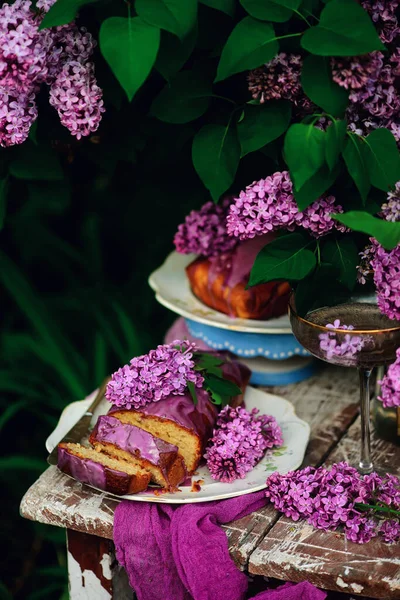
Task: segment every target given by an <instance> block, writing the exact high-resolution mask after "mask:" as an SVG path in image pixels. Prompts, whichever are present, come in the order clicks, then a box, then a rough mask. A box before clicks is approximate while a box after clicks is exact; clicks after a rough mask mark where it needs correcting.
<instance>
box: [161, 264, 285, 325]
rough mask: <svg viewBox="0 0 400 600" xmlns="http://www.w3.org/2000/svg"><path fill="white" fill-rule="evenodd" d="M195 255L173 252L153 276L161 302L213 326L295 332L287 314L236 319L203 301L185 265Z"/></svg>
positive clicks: (190, 317) (186, 315)
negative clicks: (195, 293) (261, 319)
mask: <svg viewBox="0 0 400 600" xmlns="http://www.w3.org/2000/svg"><path fill="white" fill-rule="evenodd" d="M195 258H196V256H195V255H194V254H179V253H178V252H172V253H171V254H170V255H169V256H168V258H167V260H166V261H165V262H164V264H162V265H161V267H159V268H158V269H157V270H156V271H154V272H153V273H152V274H151V275H150V277H149V284H150V286H151V288H152V289H153V290H154V291H155V293H156V299H157V301H158V302H159V303H160V304H162V305H163V306H166V307H167V308H169V309H170V310H172V311H173V312H175V313H177V314H178V315H181V316H182V317H185V318H187V319H192V321H197V322H198V323H204V324H205V325H210V326H211V327H218V328H220V329H229V330H231V331H245V332H247V333H280V334H292V330H291V328H290V323H289V317H288V316H287V315H283V316H282V317H279V318H277V319H269V320H267V321H255V320H254V321H253V320H252V319H232V317H229V316H228V315H225V314H224V313H221V312H218V311H216V310H213V309H212V308H209V307H208V306H206V305H205V304H203V303H202V302H200V300H198V299H197V298H196V297H195V296H194V295H193V294H192V291H191V289H190V285H189V280H188V278H187V276H186V272H185V267H187V265H189V264H190V263H191V262H192V261H193V260H194V259H195Z"/></svg>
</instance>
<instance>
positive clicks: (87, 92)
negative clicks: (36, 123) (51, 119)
mask: <svg viewBox="0 0 400 600" xmlns="http://www.w3.org/2000/svg"><path fill="white" fill-rule="evenodd" d="M102 96H103V92H102V90H101V88H99V86H98V85H97V83H96V78H95V76H94V67H93V64H92V63H86V64H85V65H82V64H81V63H79V62H77V61H69V62H67V63H66V64H65V65H64V67H63V68H62V70H61V72H60V73H59V75H58V76H57V78H56V79H55V81H54V83H53V84H52V85H51V87H50V104H51V105H52V106H53V107H54V108H55V109H56V110H57V112H58V115H59V117H60V121H61V123H62V124H63V125H64V126H65V127H67V128H68V129H69V130H70V132H71V133H72V135H74V136H76V138H77V139H78V140H79V139H80V138H81V137H82V136H86V135H89V133H92V132H94V131H96V130H97V129H98V127H99V124H100V121H101V115H102V113H103V112H104V110H105V109H104V103H103V99H102Z"/></svg>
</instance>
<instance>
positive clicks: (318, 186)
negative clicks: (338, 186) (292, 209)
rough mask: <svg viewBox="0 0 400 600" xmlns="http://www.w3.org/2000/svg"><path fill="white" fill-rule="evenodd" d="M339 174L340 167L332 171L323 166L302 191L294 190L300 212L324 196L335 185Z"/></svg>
mask: <svg viewBox="0 0 400 600" xmlns="http://www.w3.org/2000/svg"><path fill="white" fill-rule="evenodd" d="M339 173H340V168H339V166H337V167H336V168H335V169H333V171H330V170H329V169H328V167H327V166H326V165H323V166H322V167H321V168H320V169H319V170H318V171H317V172H316V173H315V174H314V175H313V176H312V177H310V179H308V180H307V181H306V182H305V184H304V185H302V186H301V189H300V190H293V193H294V197H295V200H296V202H297V206H298V207H299V210H304V209H305V208H307V206H310V204H312V203H313V202H315V201H316V200H317V199H318V198H319V197H320V196H322V194H324V193H325V192H326V191H327V190H328V189H329V188H330V187H331V185H333V184H334V183H335V181H336V179H337V177H338V175H339Z"/></svg>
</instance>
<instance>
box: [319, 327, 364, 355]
mask: <svg viewBox="0 0 400 600" xmlns="http://www.w3.org/2000/svg"><path fill="white" fill-rule="evenodd" d="M326 327H327V328H328V329H332V330H335V329H343V330H347V331H352V330H353V329H354V327H353V325H344V324H341V323H340V320H339V319H336V320H335V321H334V322H333V323H328V324H327V325H326ZM364 344H365V340H364V339H363V338H362V336H358V335H350V334H346V335H345V336H344V337H343V338H342V341H338V339H337V336H336V333H335V332H334V331H332V332H328V333H320V335H319V347H320V348H321V350H322V351H323V352H324V354H326V358H327V359H328V360H330V359H331V358H333V357H334V356H344V357H351V356H354V355H355V354H357V352H360V350H362V348H363V347H364Z"/></svg>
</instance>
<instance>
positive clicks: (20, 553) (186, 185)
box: [0, 2, 270, 600]
mask: <svg viewBox="0 0 400 600" xmlns="http://www.w3.org/2000/svg"><path fill="white" fill-rule="evenodd" d="M104 5H105V6H104V7H103V8H101V7H100V5H99V6H98V7H97V11H94V10H91V9H90V8H88V9H86V10H85V11H84V12H83V14H82V16H81V19H80V22H81V23H87V24H88V27H89V29H90V31H92V32H93V34H94V35H95V36H96V35H97V31H96V27H97V28H98V24H99V20H100V16H98V15H99V13H100V12H101V10H108V8H107V6H106V5H107V3H104ZM119 8H120V11H121V13H123V14H124V15H125V14H126V7H125V6H124V3H123V2H121V3H120V7H119ZM110 12H111V11H110ZM116 12H118V5H117V3H115V6H114V7H113V14H115V13H116ZM211 17H212V18H211ZM199 23H200V25H199V39H200V40H203V46H204V49H199V51H198V52H199V55H200V56H202V55H203V54H204V55H208V54H209V53H210V48H212V47H214V46H215V45H218V44H222V43H223V41H224V40H225V38H226V33H227V30H228V29H227V25H228V27H229V17H226V16H224V15H220V14H219V13H217V12H215V11H212V9H210V8H207V7H205V6H200V19H199ZM166 36H167V34H166ZM199 43H200V42H199ZM96 74H97V77H98V80H99V83H100V84H101V85H102V86H103V88H104V92H105V101H106V106H107V112H106V114H105V116H104V119H103V123H102V125H101V128H100V129H99V131H98V134H96V135H94V136H92V138H90V139H85V140H83V141H82V142H81V143H79V142H76V140H74V138H72V137H71V136H70V135H69V133H68V132H67V131H66V130H65V129H64V128H63V127H61V125H59V123H58V120H57V115H56V114H55V112H54V111H53V109H52V108H51V107H50V106H49V105H48V101H47V92H46V91H43V93H42V95H41V96H40V98H39V105H40V115H39V119H38V125H37V128H36V131H35V135H34V136H33V135H32V136H31V139H30V141H28V142H27V143H26V144H24V145H22V146H20V147H15V148H9V149H5V150H4V149H2V150H1V152H0V157H1V159H2V162H1V164H2V167H1V168H2V173H1V175H3V176H5V175H6V173H7V172H8V191H7V196H6V208H5V213H6V214H5V218H4V225H3V228H2V230H1V231H0V286H1V367H0V403H1V404H0V411H1V416H0V436H1V437H0V456H1V458H0V477H1V480H2V491H3V494H2V511H1V532H2V539H3V540H7V541H6V544H7V551H6V552H3V553H2V558H1V577H2V584H1V585H0V597H1V598H3V597H4V598H5V599H6V598H17V599H23V600H34V599H40V600H41V599H42V598H43V599H45V598H49V599H52V600H53V599H56V598H60V599H61V598H62V599H63V600H65V599H66V598H67V597H68V596H67V592H66V562H65V561H66V557H65V532H64V530H61V529H56V528H53V527H46V526H41V525H39V524H34V523H30V522H28V521H26V520H23V519H21V518H20V517H19V514H18V510H19V503H20V500H21V498H22V495H23V494H24V493H25V491H26V490H27V489H28V487H29V485H30V484H31V483H33V481H35V479H36V478H37V477H38V476H39V474H40V473H41V472H42V471H43V470H44V469H45V468H46V462H45V460H46V455H47V453H46V450H45V447H44V442H45V439H46V437H47V436H48V435H49V434H50V432H51V431H52V429H53V428H54V426H55V425H56V423H57V420H58V417H59V414H60V412H61V410H62V409H63V408H64V407H65V406H66V405H67V404H68V403H70V402H71V401H73V400H76V399H78V398H79V397H84V395H85V394H88V393H90V392H91V391H92V390H93V389H94V388H95V387H96V386H97V385H98V384H99V383H100V382H101V380H102V379H103V378H104V376H106V375H107V374H108V373H110V372H111V371H112V370H114V369H116V368H118V367H119V366H120V365H121V364H123V363H124V362H125V361H127V360H129V359H130V358H131V357H132V356H134V355H136V354H138V353H142V352H145V351H147V350H149V349H150V348H151V347H152V346H154V345H155V344H157V343H160V342H162V339H163V335H164V333H165V331H166V330H167V328H168V327H169V326H170V324H171V323H172V322H173V320H174V315H173V314H172V313H169V312H168V311H167V310H166V309H164V308H163V307H161V306H159V305H158V304H157V302H156V301H155V299H154V294H153V292H152V291H151V290H150V288H149V286H148V284H147V278H148V275H149V274H150V273H151V271H152V270H154V269H155V268H156V267H158V266H159V265H160V264H161V262H162V261H163V260H164V259H165V257H166V255H167V253H168V252H170V251H171V250H172V249H173V246H172V238H173V235H174V233H175V231H176V227H177V224H178V223H179V222H181V221H182V219H183V218H184V216H185V215H186V214H187V213H188V212H189V210H190V209H192V208H195V207H199V206H200V205H201V204H202V203H203V202H205V201H206V200H208V199H209V194H208V192H207V190H206V189H205V188H204V187H203V185H202V184H201V182H200V180H199V178H198V176H197V174H196V173H195V171H194V168H193V165H192V160H191V144H192V139H193V135H194V133H195V130H196V128H198V126H197V127H196V128H195V127H194V126H193V125H192V124H187V125H181V126H179V128H178V130H177V128H176V126H175V125H170V124H166V123H162V122H161V121H159V120H157V119H156V118H154V117H150V116H148V111H149V107H150V104H151V102H152V100H153V99H154V97H155V95H156V94H157V93H158V92H159V91H160V90H161V88H162V87H163V85H164V80H163V79H162V77H161V75H159V74H158V73H157V72H153V74H152V76H151V77H150V79H149V80H148V81H147V82H146V84H145V86H144V87H143V88H142V89H141V90H140V91H139V92H138V94H137V95H136V97H135V99H134V101H133V102H132V103H128V101H127V99H126V98H125V95H124V93H123V91H122V90H121V88H120V87H119V84H118V83H117V82H116V80H115V79H114V78H113V76H112V74H111V72H110V70H109V68H108V67H107V65H106V64H105V62H104V61H103V60H102V59H101V56H100V54H99V53H98V52H97V56H96ZM242 84H243V82H242ZM245 95H246V91H245V86H244V85H243V97H245ZM221 104H222V105H221ZM224 108H225V107H224V106H223V103H221V102H219V101H218V100H217V101H215V105H213V110H214V113H215V116H216V118H219V115H221V118H223V114H224V110H223V109H224ZM58 160H59V162H60V165H61V169H62V179H58V177H59V173H58V171H59V167H58V166H57V163H58ZM269 162H270V161H269V159H267V158H265V157H264V156H262V155H260V157H259V158H258V159H256V160H254V159H253V160H252V161H243V163H244V164H243V165H241V167H240V172H241V174H240V176H239V178H238V186H240V185H243V184H245V183H247V182H248V181H249V179H254V178H255V177H259V176H261V175H262V174H264V173H265V169H266V168H267V170H268V169H269V170H270V168H269V166H268V164H269ZM13 173H14V174H16V175H18V177H15V176H14V175H13ZM54 173H55V175H54ZM21 175H22V176H23V178H21V177H20V176H21ZM53 177H55V178H56V180H55V181H52V180H51V179H53ZM36 178H38V179H36ZM239 181H241V183H239ZM54 348H57V349H58V355H59V356H58V357H56V358H55V356H56V355H55V354H54Z"/></svg>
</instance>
